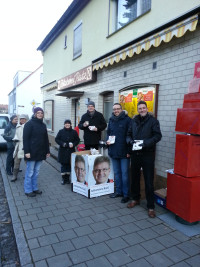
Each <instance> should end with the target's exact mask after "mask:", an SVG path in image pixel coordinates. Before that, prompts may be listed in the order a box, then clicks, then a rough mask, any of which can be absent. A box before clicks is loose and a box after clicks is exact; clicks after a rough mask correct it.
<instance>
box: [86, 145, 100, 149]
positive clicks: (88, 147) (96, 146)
mask: <svg viewBox="0 0 200 267" xmlns="http://www.w3.org/2000/svg"><path fill="white" fill-rule="evenodd" d="M90 148H95V149H96V150H98V149H99V145H98V144H97V145H85V150H90Z"/></svg>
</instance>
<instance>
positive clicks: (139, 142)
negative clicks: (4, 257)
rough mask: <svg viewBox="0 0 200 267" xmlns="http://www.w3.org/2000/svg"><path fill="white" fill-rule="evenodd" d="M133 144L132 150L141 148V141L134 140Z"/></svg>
mask: <svg viewBox="0 0 200 267" xmlns="http://www.w3.org/2000/svg"><path fill="white" fill-rule="evenodd" d="M134 141H135V143H134V144H133V147H132V150H141V149H142V147H141V146H140V144H143V140H134Z"/></svg>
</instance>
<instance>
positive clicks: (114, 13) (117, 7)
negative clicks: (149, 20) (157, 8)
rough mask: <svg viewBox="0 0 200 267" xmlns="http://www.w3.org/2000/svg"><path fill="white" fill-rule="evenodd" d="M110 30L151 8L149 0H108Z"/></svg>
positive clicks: (118, 27)
mask: <svg viewBox="0 0 200 267" xmlns="http://www.w3.org/2000/svg"><path fill="white" fill-rule="evenodd" d="M110 3H111V5H110V23H109V28H110V30H109V31H110V32H111V33H112V32H114V31H116V30H118V29H120V28H122V27H124V26H125V25H127V24H128V23H130V22H132V21H134V20H135V19H136V18H138V17H139V16H141V15H143V14H145V13H146V12H148V11H149V10H150V9H151V0H110Z"/></svg>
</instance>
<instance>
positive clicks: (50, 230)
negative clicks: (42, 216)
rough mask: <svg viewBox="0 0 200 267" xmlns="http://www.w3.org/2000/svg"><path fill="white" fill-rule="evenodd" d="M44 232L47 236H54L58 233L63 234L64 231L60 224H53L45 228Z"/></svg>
mask: <svg viewBox="0 0 200 267" xmlns="http://www.w3.org/2000/svg"><path fill="white" fill-rule="evenodd" d="M43 229H44V231H45V233H46V234H53V233H58V232H61V231H62V230H63V229H62V227H61V226H60V225H59V224H52V225H49V226H45V227H43Z"/></svg>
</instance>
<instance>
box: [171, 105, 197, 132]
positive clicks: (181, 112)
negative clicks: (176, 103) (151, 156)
mask: <svg viewBox="0 0 200 267" xmlns="http://www.w3.org/2000/svg"><path fill="white" fill-rule="evenodd" d="M175 130H176V131H177V132H184V133H191V134H199V135H200V108H178V109H177V117H176V129H175Z"/></svg>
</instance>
